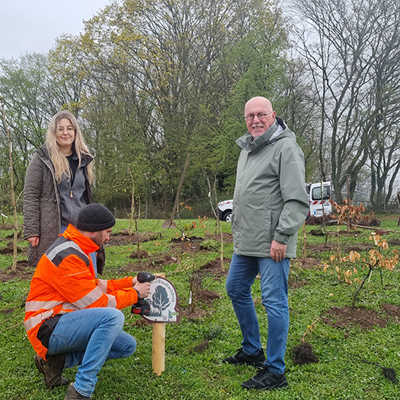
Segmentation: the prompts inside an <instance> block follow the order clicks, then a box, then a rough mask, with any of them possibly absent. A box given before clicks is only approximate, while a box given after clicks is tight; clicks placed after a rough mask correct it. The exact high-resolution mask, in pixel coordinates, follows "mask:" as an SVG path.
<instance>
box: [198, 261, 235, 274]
mask: <svg viewBox="0 0 400 400" xmlns="http://www.w3.org/2000/svg"><path fill="white" fill-rule="evenodd" d="M230 262H231V260H230V258H224V259H223V264H224V268H223V269H222V268H221V260H220V259H219V258H216V259H215V260H212V261H209V262H208V263H207V264H204V265H202V266H201V267H200V268H199V269H198V270H197V271H195V272H194V275H196V276H198V277H200V278H202V277H204V276H206V275H208V276H212V277H214V278H216V279H220V278H222V277H224V276H225V275H226V274H227V273H228V271H227V270H226V269H225V268H226V265H227V264H229V263H230Z"/></svg>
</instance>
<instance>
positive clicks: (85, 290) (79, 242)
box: [24, 225, 138, 358]
mask: <svg viewBox="0 0 400 400" xmlns="http://www.w3.org/2000/svg"><path fill="white" fill-rule="evenodd" d="M98 248H99V247H98V246H97V245H96V244H95V243H94V242H93V241H92V240H91V239H89V238H88V237H86V236H84V235H82V234H81V233H80V232H79V231H78V230H77V229H76V228H75V227H74V226H73V225H69V226H68V228H67V229H66V230H65V232H64V233H63V234H62V235H60V237H59V238H58V239H57V240H56V241H55V242H54V243H53V244H52V245H51V246H50V247H49V249H48V250H47V251H46V253H45V254H43V256H42V257H41V259H40V260H39V262H38V264H37V267H36V270H35V273H34V274H33V277H32V281H31V286H30V291H29V295H28V298H27V300H26V303H25V320H24V326H25V329H26V332H27V334H28V338H29V341H30V342H31V344H32V346H33V348H34V350H35V351H36V353H37V354H38V355H39V356H40V357H42V358H46V354H47V348H46V347H45V346H43V344H42V342H41V341H40V340H39V339H38V338H37V334H38V331H39V328H40V326H41V325H42V323H43V322H44V321H45V320H46V319H48V318H50V317H52V316H54V315H56V314H65V313H67V312H72V311H76V310H81V309H84V308H94V307H114V308H119V309H121V308H124V307H128V306H130V305H132V304H135V303H137V301H138V295H137V292H136V290H135V289H133V287H132V284H133V281H132V280H133V278H132V277H131V276H130V277H126V278H123V279H115V280H103V279H97V278H96V277H95V273H94V269H93V265H92V260H91V258H90V257H89V254H90V253H92V252H94V251H96V250H98Z"/></svg>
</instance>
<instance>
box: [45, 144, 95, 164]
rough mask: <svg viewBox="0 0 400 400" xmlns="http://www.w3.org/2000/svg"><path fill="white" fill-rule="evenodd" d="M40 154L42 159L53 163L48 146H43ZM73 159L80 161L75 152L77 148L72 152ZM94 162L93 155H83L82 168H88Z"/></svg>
mask: <svg viewBox="0 0 400 400" xmlns="http://www.w3.org/2000/svg"><path fill="white" fill-rule="evenodd" d="M38 153H39V155H40V156H41V157H42V159H44V160H48V161H51V160H50V155H49V151H48V150H47V147H46V145H43V146H42V147H41V148H40V149H39V150H38ZM72 158H73V159H74V160H77V159H78V156H77V154H76V151H75V146H74V148H73V150H72ZM92 161H93V157H92V156H91V155H89V154H86V153H82V155H81V167H86V165H88V164H90V163H91V162H92Z"/></svg>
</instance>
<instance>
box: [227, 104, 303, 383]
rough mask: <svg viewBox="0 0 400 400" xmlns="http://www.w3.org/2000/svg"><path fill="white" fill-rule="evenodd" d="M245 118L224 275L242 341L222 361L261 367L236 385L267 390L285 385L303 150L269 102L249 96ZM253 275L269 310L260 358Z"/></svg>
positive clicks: (301, 194) (301, 215)
mask: <svg viewBox="0 0 400 400" xmlns="http://www.w3.org/2000/svg"><path fill="white" fill-rule="evenodd" d="M244 117H245V120H246V125H247V129H248V133H246V134H245V135H244V136H242V137H240V138H239V139H238V140H237V141H236V143H237V144H238V145H239V147H240V148H241V149H242V150H241V153H240V156H239V161H238V165H237V176H236V185H235V193H234V198H233V216H232V233H233V242H234V254H233V257H232V262H231V265H230V269H229V274H228V277H227V281H226V289H227V292H228V295H229V297H230V298H231V300H232V304H233V308H234V310H235V313H236V316H237V318H238V321H239V325H240V329H241V331H242V336H243V340H242V347H241V348H240V349H239V350H238V352H237V353H236V354H235V355H233V356H230V357H228V358H226V359H224V362H227V363H230V364H249V365H253V366H256V367H258V368H260V370H259V372H258V373H257V374H256V375H255V376H254V377H253V378H251V379H249V380H248V381H246V382H244V383H243V384H242V386H243V387H244V388H246V389H264V390H265V389H266V390H268V389H276V388H281V387H285V386H287V381H286V377H285V375H284V373H285V361H284V357H285V351H286V341H287V335H288V329H289V307H288V275H289V259H290V258H294V257H295V256H296V243H297V231H298V229H299V228H300V226H301V225H302V224H303V222H304V219H305V217H306V215H307V212H308V198H307V193H306V188H305V181H304V157H303V152H302V151H301V149H300V147H299V146H298V145H297V143H296V137H295V135H294V133H293V132H292V131H290V129H288V128H287V126H286V125H285V124H284V122H283V121H282V120H281V119H280V118H277V117H276V112H275V111H274V110H273V109H272V105H271V102H270V101H269V100H267V99H266V98H264V97H254V98H252V99H250V100H249V101H248V102H247V103H246V105H245V108H244ZM258 273H259V274H260V277H261V279H260V285H261V293H262V303H263V305H264V307H265V309H266V311H267V315H268V341H267V349H266V350H267V358H266V359H265V356H264V352H263V349H262V346H261V342H260V332H259V326H258V320H257V315H256V311H255V307H254V302H253V299H252V296H251V286H252V285H253V283H254V280H255V278H256V276H257V274H258Z"/></svg>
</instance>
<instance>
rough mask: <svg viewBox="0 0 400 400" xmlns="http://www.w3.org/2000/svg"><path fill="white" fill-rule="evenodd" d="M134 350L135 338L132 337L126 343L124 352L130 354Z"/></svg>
mask: <svg viewBox="0 0 400 400" xmlns="http://www.w3.org/2000/svg"><path fill="white" fill-rule="evenodd" d="M135 351H136V340H135V339H134V338H132V341H131V342H130V343H129V344H128V345H127V348H126V354H127V356H131V355H132V354H133V353H134V352H135Z"/></svg>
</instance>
